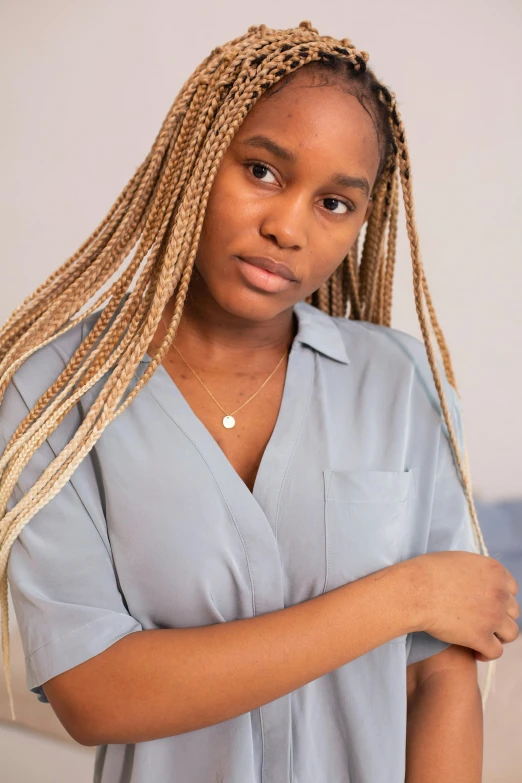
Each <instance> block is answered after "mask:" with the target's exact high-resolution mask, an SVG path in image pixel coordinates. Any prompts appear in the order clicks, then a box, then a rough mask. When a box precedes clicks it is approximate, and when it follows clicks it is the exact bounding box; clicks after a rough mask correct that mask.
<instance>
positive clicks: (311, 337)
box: [294, 301, 350, 364]
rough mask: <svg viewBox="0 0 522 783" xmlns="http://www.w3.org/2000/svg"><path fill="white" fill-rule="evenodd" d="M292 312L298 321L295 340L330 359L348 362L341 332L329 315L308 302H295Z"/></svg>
mask: <svg viewBox="0 0 522 783" xmlns="http://www.w3.org/2000/svg"><path fill="white" fill-rule="evenodd" d="M294 312H295V314H296V317H297V321H298V329H297V334H296V336H295V340H296V341H297V342H299V343H304V344H305V345H308V346H310V348H313V349H314V351H319V352H320V353H322V354H324V355H325V356H329V357H330V359H335V360H336V361H338V362H342V363H343V364H350V359H349V358H348V356H347V353H346V348H345V345H344V342H343V338H342V337H341V332H340V331H339V328H338V326H337V324H336V323H335V320H334V319H333V318H332V316H331V315H328V314H327V313H323V311H322V310H319V308H318V307H314V306H313V305H310V304H308V302H304V301H302V302H297V304H296V305H294Z"/></svg>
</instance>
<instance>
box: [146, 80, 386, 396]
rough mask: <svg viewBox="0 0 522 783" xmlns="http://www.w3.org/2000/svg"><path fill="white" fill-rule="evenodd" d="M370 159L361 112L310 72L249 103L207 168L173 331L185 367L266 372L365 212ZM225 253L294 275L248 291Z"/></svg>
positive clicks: (374, 163) (372, 151) (368, 125)
mask: <svg viewBox="0 0 522 783" xmlns="http://www.w3.org/2000/svg"><path fill="white" fill-rule="evenodd" d="M276 86H278V85H276ZM259 134H262V135H265V136H267V137H269V138H270V139H271V140H273V141H275V142H276V143H278V144H279V145H281V146H284V147H285V148H287V149H289V150H291V151H292V152H293V153H294V155H295V156H296V159H297V161H296V163H291V162H289V161H285V160H281V159H280V158H279V157H277V156H276V155H275V154H274V153H273V152H270V151H268V150H267V149H265V148H261V147H252V146H246V145H245V144H244V142H245V140H247V139H249V138H250V137H252V136H257V135H259ZM256 161H259V163H261V164H263V166H260V165H255V164H256ZM378 166H379V151H378V146H377V134H376V131H375V127H374V125H373V121H372V119H371V117H370V116H369V115H368V113H367V112H366V110H365V109H364V108H363V107H362V106H361V104H360V103H359V101H358V100H357V98H355V97H354V96H352V95H349V94H347V93H346V92H345V91H344V90H343V88H342V87H340V86H339V85H338V84H334V83H331V84H325V79H324V77H323V76H322V75H318V74H315V73H314V72H313V70H308V71H307V69H301V71H299V72H297V73H296V74H295V75H294V78H293V79H292V81H290V82H289V83H288V84H286V85H285V86H284V88H283V89H277V90H273V92H272V94H271V95H270V98H269V99H267V98H266V96H263V98H262V99H260V101H258V103H256V105H255V106H254V107H253V109H252V110H251V111H250V112H249V114H248V115H247V116H246V118H245V120H244V122H243V124H242V125H241V126H240V128H239V129H238V131H237V133H236V135H235V137H234V138H233V140H232V141H231V143H230V146H229V147H228V149H227V151H226V153H225V155H224V156H223V158H222V161H221V163H220V166H219V169H218V171H217V174H216V177H215V180H214V183H213V186H212V190H211V193H210V196H209V201H208V204H207V210H206V214H205V220H204V224H203V228H202V233H201V237H200V243H199V247H198V252H197V256H196V259H195V268H194V271H193V276H192V279H191V283H190V287H189V293H188V295H187V299H186V300H185V306H184V310H183V315H182V319H181V321H180V324H179V327H178V332H177V334H176V341H177V345H178V346H179V348H180V350H181V352H182V353H183V355H184V356H185V357H186V358H187V360H188V361H189V362H190V364H191V365H192V366H193V367H195V369H197V368H198V366H199V367H200V368H202V369H204V370H206V371H207V372H210V373H212V370H213V368H221V370H224V371H225V372H226V370H227V368H233V367H236V366H237V362H238V360H239V361H243V360H244V361H247V362H248V364H249V367H250V368H251V369H252V371H253V372H254V373H255V372H256V371H257V372H261V373H263V372H265V371H267V372H270V371H271V370H272V369H273V367H274V364H275V363H277V360H278V359H279V357H280V356H281V353H282V348H283V347H284V346H285V345H289V344H290V342H291V340H292V339H293V335H294V326H295V325H294V323H293V318H292V310H293V306H294V305H295V304H296V302H298V301H300V300H303V299H304V298H305V297H306V296H308V295H309V294H310V293H312V292H313V291H315V290H317V288H319V286H320V285H321V283H323V282H324V281H325V280H326V279H327V278H328V277H329V276H330V275H331V274H332V272H333V271H334V270H335V269H336V268H337V266H339V264H340V263H341V262H342V260H343V258H344V257H345V256H346V254H347V253H348V251H349V249H350V248H351V246H352V245H353V243H354V241H355V239H356V237H357V235H358V233H359V232H360V230H361V228H362V226H363V224H364V223H365V221H366V220H367V219H368V217H369V215H370V211H371V208H372V202H371V200H370V196H371V189H372V188H373V185H374V182H375V178H376V175H377V171H378ZM336 172H343V173H346V174H348V175H351V176H355V177H364V178H365V179H366V180H367V181H368V183H369V187H370V192H369V193H368V194H365V193H364V192H363V191H362V190H361V189H359V188H355V187H346V186H343V187H340V186H339V185H333V184H332V182H331V178H332V175H333V174H334V173H336ZM350 208H353V209H354V211H350ZM236 255H239V256H244V255H258V256H268V257H270V258H273V259H275V260H276V261H280V262H283V263H285V264H287V265H288V266H289V267H290V268H291V269H292V271H293V272H294V275H295V277H296V278H298V282H296V283H294V284H293V285H292V287H291V288H289V289H287V290H286V291H283V292H279V293H268V292H264V291H259V290H255V289H253V288H252V287H251V286H250V285H249V284H247V283H246V282H245V280H244V278H243V276H242V275H241V273H240V270H239V268H238V263H237V261H236V260H235V256H236ZM172 305H173V302H172V303H169V305H168V306H167V307H166V316H169V315H170V313H171V311H172ZM163 335H164V330H162V331H161V337H163ZM158 337H159V335H158ZM274 360H275V361H274ZM207 377H208V375H207ZM254 390H255V384H253V389H252V391H254ZM245 392H249V390H248V389H245Z"/></svg>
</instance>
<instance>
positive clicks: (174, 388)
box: [141, 337, 314, 524]
mask: <svg viewBox="0 0 522 783" xmlns="http://www.w3.org/2000/svg"><path fill="white" fill-rule="evenodd" d="M141 361H142V363H148V362H150V361H151V356H150V354H148V353H145V354H144V356H143V359H142V360H141ZM313 361H314V360H313V351H311V350H310V349H308V348H307V347H306V346H303V345H302V344H301V343H300V342H299V341H297V340H296V337H294V339H293V341H292V344H291V347H290V350H289V353H288V362H287V367H286V374H285V381H284V385H283V393H282V397H281V404H280V406H279V411H278V414H277V418H276V422H275V425H274V428H273V430H272V433H271V435H270V438H269V440H268V443H267V445H266V447H265V449H264V451H263V455H262V457H261V461H260V463H259V468H258V470H257V474H256V478H255V481H254V486H253V489H252V491H251V490H250V489H249V487H248V486H247V485H246V484H245V482H244V481H243V479H242V478H241V476H240V475H239V473H238V472H237V470H236V469H235V468H234V466H233V465H232V463H231V462H230V460H229V459H228V457H227V456H226V454H225V452H224V451H223V449H222V448H221V446H219V444H218V443H217V441H216V440H215V438H214V436H213V435H212V434H211V432H210V430H209V429H208V428H207V427H206V425H205V424H204V423H203V422H202V421H201V419H200V418H199V417H198V416H197V414H196V413H195V412H194V411H193V410H192V408H191V406H190V404H189V403H188V401H187V400H186V399H185V397H184V396H183V394H182V393H181V391H180V389H179V387H178V385H177V384H176V382H175V381H174V379H173V378H172V377H171V376H170V374H169V373H168V371H167V370H166V368H165V367H164V366H163V364H160V365H159V366H158V367H157V368H156V371H155V373H154V375H153V376H152V378H151V379H150V380H149V383H147V384H146V386H145V387H144V388H146V389H148V391H149V392H150V393H151V394H152V396H153V397H154V398H155V399H156V400H157V401H158V402H159V403H160V405H161V407H162V408H163V410H164V411H165V412H166V413H167V414H168V415H169V416H170V418H172V419H173V421H174V422H175V423H176V424H177V425H178V427H180V429H181V430H182V431H183V432H184V433H185V434H186V435H187V436H188V437H189V438H190V440H191V441H192V442H193V444H194V445H195V446H196V448H197V449H198V450H199V452H200V454H201V455H202V456H203V458H204V460H205V461H206V462H207V464H208V465H209V467H210V469H211V471H212V472H213V473H214V474H215V475H216V474H219V475H218V476H217V478H218V482H219V483H224V484H225V485H227V486H228V487H229V488H231V489H232V488H234V489H236V490H237V491H238V492H240V493H241V494H242V495H244V494H245V493H248V498H250V499H253V500H255V501H256V502H257V504H258V505H259V506H260V507H261V510H262V511H263V512H264V514H265V515H266V516H267V517H268V518H269V519H273V520H274V524H276V523H277V511H278V507H279V497H280V492H281V489H282V485H283V482H284V477H285V475H286V469H287V465H288V463H289V461H290V459H291V456H292V453H293V449H294V446H295V442H296V440H297V437H298V434H299V430H300V426H301V422H302V420H303V418H304V414H305V411H306V408H307V406H308V401H309V397H310V392H311V383H312V377H313V372H312V370H313ZM154 378H156V382H155V383H154V384H153V385H151V382H152V381H153V379H154ZM220 479H221V481H219V480H220ZM250 502H251V500H250Z"/></svg>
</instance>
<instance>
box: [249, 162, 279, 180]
mask: <svg viewBox="0 0 522 783" xmlns="http://www.w3.org/2000/svg"><path fill="white" fill-rule="evenodd" d="M247 168H249V169H252V173H253V174H254V177H255V178H256V179H262V177H258V176H257V174H255V173H254V171H253V170H254V169H257V170H258V171H259V169H263V170H264V171H268V173H269V174H272V172H271V171H270V169H269V168H268V166H265V164H264V163H249V164H248V165H247ZM272 176H274V175H273V174H272ZM263 181H264V180H263Z"/></svg>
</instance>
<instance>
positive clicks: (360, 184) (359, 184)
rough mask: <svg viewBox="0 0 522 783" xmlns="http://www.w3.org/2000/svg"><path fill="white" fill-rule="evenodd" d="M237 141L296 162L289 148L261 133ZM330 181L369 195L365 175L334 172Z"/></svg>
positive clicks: (368, 185) (368, 186)
mask: <svg viewBox="0 0 522 783" xmlns="http://www.w3.org/2000/svg"><path fill="white" fill-rule="evenodd" d="M239 143H240V144H242V145H243V146H245V147H263V148H264V149H266V150H268V151H269V152H271V153H272V154H273V155H275V156H276V157H277V158H281V160H286V161H288V162H289V163H297V156H296V155H294V153H293V152H291V150H289V149H287V148H286V147H282V146H281V145H280V144H277V142H275V141H274V140H273V139H270V138H269V137H268V136H265V135H263V134H262V133H258V134H257V135H255V136H250V137H249V138H248V139H242V140H241V141H240V142H239ZM332 182H333V183H334V185H339V186H340V187H345V188H359V189H360V190H362V191H363V192H364V194H365V195H366V196H369V195H370V184H369V182H368V180H367V179H366V177H351V176H349V175H348V174H334V175H333V177H332Z"/></svg>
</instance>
